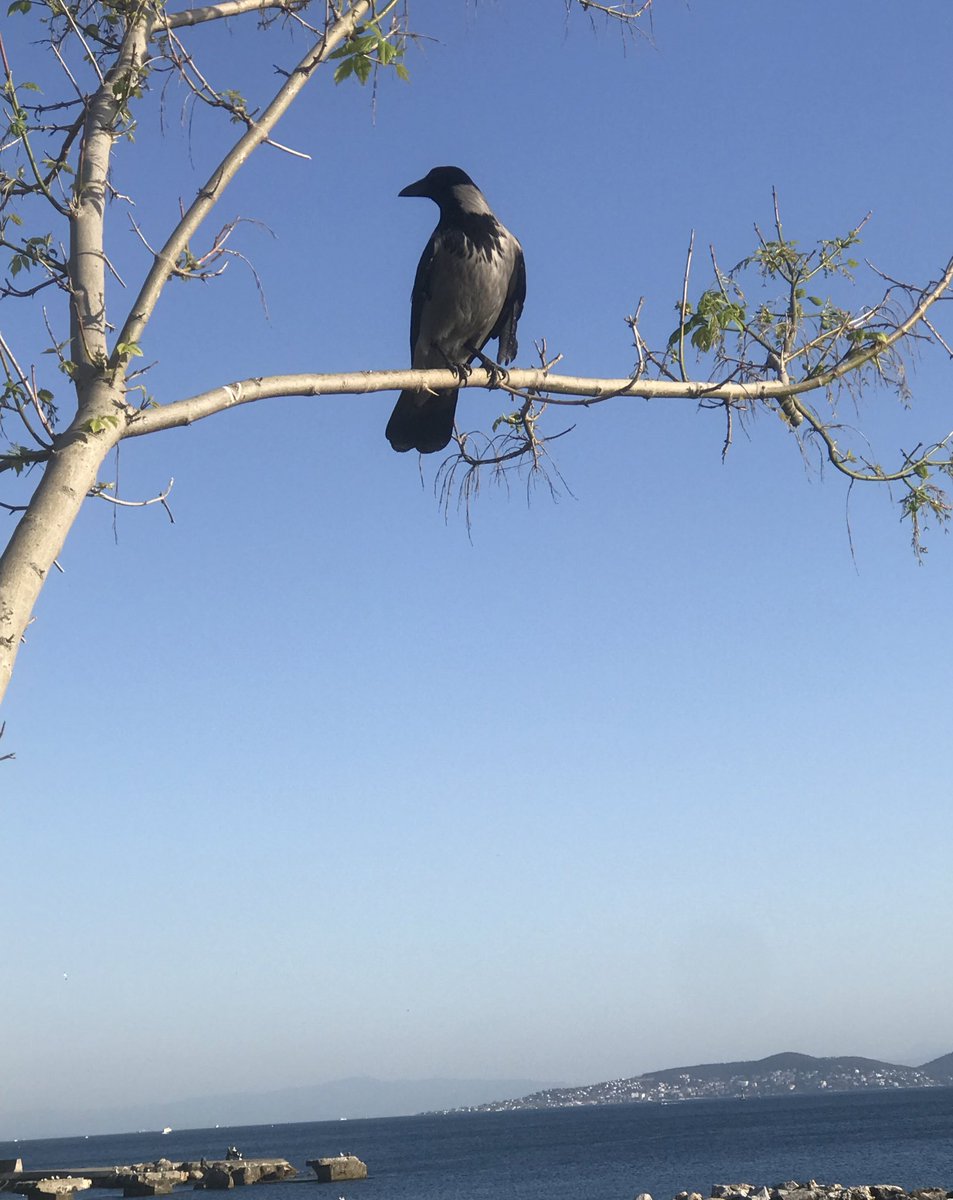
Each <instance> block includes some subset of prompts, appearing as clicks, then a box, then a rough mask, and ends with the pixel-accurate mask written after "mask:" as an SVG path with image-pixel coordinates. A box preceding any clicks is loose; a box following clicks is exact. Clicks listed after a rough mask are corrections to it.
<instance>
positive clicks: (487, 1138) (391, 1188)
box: [0, 1088, 953, 1200]
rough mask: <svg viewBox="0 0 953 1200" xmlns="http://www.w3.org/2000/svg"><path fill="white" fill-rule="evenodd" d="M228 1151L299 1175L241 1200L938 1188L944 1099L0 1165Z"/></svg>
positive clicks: (27, 1154)
mask: <svg viewBox="0 0 953 1200" xmlns="http://www.w3.org/2000/svg"><path fill="white" fill-rule="evenodd" d="M232 1144H234V1145H236V1146H238V1147H239V1149H241V1150H242V1152H243V1153H244V1154H245V1156H246V1157H249V1158H250V1157H256V1156H257V1157H265V1156H275V1157H281V1158H287V1159H289V1160H290V1161H291V1162H292V1163H293V1164H294V1165H295V1166H296V1167H298V1168H299V1169H300V1170H301V1171H302V1174H303V1176H304V1178H303V1179H302V1180H296V1181H294V1182H291V1183H285V1184H263V1185H259V1186H256V1187H255V1189H254V1190H253V1192H251V1193H250V1194H249V1195H248V1200H338V1197H340V1196H344V1197H346V1200H504V1198H505V1200H632V1198H633V1197H634V1196H635V1195H636V1194H637V1193H638V1192H643V1191H644V1192H651V1193H652V1195H653V1196H654V1197H655V1200H669V1198H670V1197H672V1196H673V1195H674V1194H675V1193H676V1192H679V1191H681V1190H683V1189H687V1190H688V1191H699V1192H702V1193H703V1194H704V1195H708V1192H709V1190H710V1188H711V1186H712V1184H715V1183H732V1182H739V1181H746V1182H750V1183H757V1184H762V1183H767V1184H773V1183H779V1182H782V1181H783V1180H787V1179H797V1180H800V1181H802V1182H804V1181H806V1180H808V1179H811V1178H813V1179H817V1180H819V1181H821V1182H826V1183H834V1182H837V1183H842V1184H845V1185H850V1184H861V1183H897V1184H900V1185H901V1186H902V1187H905V1188H914V1187H925V1186H930V1185H939V1186H943V1187H947V1188H953V1088H936V1089H923V1090H915V1091H904V1092H897V1091H892V1092H860V1093H851V1094H840V1095H830V1096H817V1097H806V1096H805V1097H791V1098H780V1099H768V1100H751V1101H746V1102H745V1101H740V1100H701V1101H688V1102H684V1103H680V1104H670V1105H658V1104H629V1105H621V1104H620V1105H609V1106H600V1107H592V1108H566V1109H548V1110H542V1111H525V1112H509V1113H460V1114H451V1115H447V1116H427V1117H381V1118H375V1119H370V1120H354V1119H352V1120H349V1121H323V1122H317V1123H314V1124H295V1125H247V1126H241V1127H232V1128H226V1127H222V1128H220V1129H204V1130H182V1131H179V1130H176V1131H174V1132H173V1133H170V1134H167V1135H165V1136H162V1135H161V1134H159V1133H157V1132H153V1133H127V1134H118V1135H115V1136H107V1137H99V1136H97V1137H88V1138H48V1139H43V1140H40V1141H21V1142H17V1143H15V1144H14V1143H9V1142H7V1143H0V1157H8V1156H9V1157H13V1156H14V1155H16V1154H19V1155H20V1156H21V1157H22V1158H23V1165H24V1167H25V1168H29V1169H34V1168H40V1167H47V1166H49V1167H82V1166H112V1165H114V1164H125V1163H130V1162H142V1161H147V1160H151V1159H155V1158H157V1157H160V1156H162V1157H165V1158H171V1159H172V1160H173V1161H176V1160H183V1159H199V1158H202V1157H203V1156H204V1157H206V1158H220V1157H223V1156H224V1153H225V1150H226V1148H227V1147H228V1146H229V1145H232ZM341 1151H344V1152H346V1153H350V1154H357V1155H358V1156H359V1157H360V1158H362V1159H364V1161H365V1162H366V1163H367V1165H368V1169H369V1172H370V1178H369V1179H367V1180H364V1181H362V1182H360V1183H349V1184H318V1183H316V1182H311V1180H310V1179H309V1178H308V1176H310V1175H311V1172H310V1170H309V1169H308V1168H307V1167H305V1159H308V1158H317V1157H319V1156H323V1155H333V1154H337V1153H339V1152H341ZM189 1194H190V1193H188V1192H183V1191H181V1190H180V1191H177V1193H176V1195H179V1196H180V1197H183V1198H184V1197H185V1196H187V1195H189ZM199 1194H202V1193H196V1195H199ZM92 1195H93V1196H94V1197H95V1196H103V1197H106V1196H107V1195H108V1193H105V1192H94V1193H92ZM208 1195H209V1196H211V1195H213V1193H208Z"/></svg>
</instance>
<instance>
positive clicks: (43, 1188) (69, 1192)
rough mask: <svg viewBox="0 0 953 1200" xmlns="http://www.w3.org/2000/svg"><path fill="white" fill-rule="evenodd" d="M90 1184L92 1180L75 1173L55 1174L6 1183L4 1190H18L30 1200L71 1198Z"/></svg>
mask: <svg viewBox="0 0 953 1200" xmlns="http://www.w3.org/2000/svg"><path fill="white" fill-rule="evenodd" d="M91 1186H92V1180H90V1179H84V1178H82V1177H80V1176H77V1175H62V1176H61V1175H57V1176H54V1177H51V1178H50V1179H30V1180H24V1181H23V1182H22V1183H16V1182H14V1183H8V1184H6V1190H8V1191H11V1192H19V1194H20V1195H21V1196H28V1197H29V1198H30V1200H72V1198H73V1197H74V1196H75V1195H76V1193H77V1192H83V1191H85V1190H86V1189H87V1188H88V1187H91Z"/></svg>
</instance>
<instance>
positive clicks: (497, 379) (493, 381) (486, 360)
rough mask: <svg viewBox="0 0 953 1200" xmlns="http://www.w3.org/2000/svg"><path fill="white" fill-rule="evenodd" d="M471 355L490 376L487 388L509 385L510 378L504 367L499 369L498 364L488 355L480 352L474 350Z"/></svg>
mask: <svg viewBox="0 0 953 1200" xmlns="http://www.w3.org/2000/svg"><path fill="white" fill-rule="evenodd" d="M473 355H474V357H475V358H478V359H479V360H480V365H481V366H482V367H483V368H484V369H485V370H486V372H487V374H488V375H489V376H490V378H489V380H488V382H487V387H490V388H498V387H506V386H507V385H508V384H509V381H510V376H509V372H508V371H507V370H506V368H505V367H501V366H500V364H499V363H498V362H495V361H494V360H493V359H492V358H490V357H489V356H488V355H486V354H484V353H483V351H482V350H474V351H473Z"/></svg>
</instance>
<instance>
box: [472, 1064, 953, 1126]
mask: <svg viewBox="0 0 953 1200" xmlns="http://www.w3.org/2000/svg"><path fill="white" fill-rule="evenodd" d="M951 1085H953V1052H951V1053H950V1054H944V1055H942V1056H941V1057H940V1058H935V1059H932V1060H931V1061H930V1062H929V1063H924V1064H923V1065H922V1066H919V1067H908V1066H904V1065H903V1064H900V1063H889V1062H885V1061H882V1060H881V1059H876V1058H863V1057H860V1056H858V1055H839V1056H829V1057H823V1058H819V1057H815V1056H814V1055H811V1054H801V1053H799V1052H797V1051H793V1050H786V1051H782V1052H781V1053H779V1054H771V1055H768V1057H766V1058H760V1059H745V1060H742V1061H739V1062H722V1063H698V1064H695V1065H694V1066H688V1067H666V1068H664V1069H663V1070H659V1071H646V1072H644V1073H643V1074H641V1075H632V1076H629V1077H627V1078H623V1079H610V1080H604V1081H602V1082H601V1083H591V1084H581V1085H579V1086H576V1087H555V1088H547V1089H544V1090H542V1091H538V1092H531V1093H530V1094H529V1095H526V1096H521V1097H518V1098H516V1099H510V1100H499V1101H492V1102H490V1103H488V1104H480V1105H473V1106H471V1107H470V1108H468V1109H465V1110H463V1111H471V1112H499V1111H507V1110H510V1109H518V1108H564V1107H576V1106H579V1105H590V1104H626V1103H646V1102H653V1101H655V1102H659V1101H661V1102H662V1103H666V1102H672V1101H675V1100H701V1099H712V1098H719V1099H729V1098H743V1099H750V1098H752V1097H755V1096H782V1095H791V1094H807V1093H812V1092H845V1091H857V1090H860V1089H864V1088H881V1089H884V1088H919V1087H948V1086H951Z"/></svg>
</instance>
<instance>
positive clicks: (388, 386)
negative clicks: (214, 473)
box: [126, 367, 797, 437]
mask: <svg viewBox="0 0 953 1200" xmlns="http://www.w3.org/2000/svg"><path fill="white" fill-rule="evenodd" d="M506 383H507V386H508V387H510V388H514V389H517V390H519V391H540V392H546V393H547V394H549V395H552V396H571V397H575V398H576V399H575V400H574V401H569V403H581V404H585V403H587V402H597V401H600V400H609V399H612V398H613V397H616V396H634V397H638V398H640V399H643V400H657V399H687V400H722V401H727V402H728V403H735V404H741V403H744V402H745V401H750V400H777V399H780V398H781V397H782V396H785V395H788V394H789V393H790V392H792V391H794V390H796V388H797V385H795V384H790V383H789V384H783V383H778V382H776V381H772V382H770V383H768V382H766V383H750V384H744V383H716V382H704V381H697V382H696V381H692V380H688V381H686V382H685V383H682V382H681V381H674V380H668V379H658V380H646V379H630V378H623V379H597V378H591V377H586V376H579V375H552V374H550V373H549V372H548V371H546V370H544V369H543V368H541V367H535V368H519V369H518V370H512V371H507V373H506ZM495 386H496V387H498V384H497V380H496V378H495V377H494V376H493V375H492V374H491V373H490V372H489V371H487V370H485V369H484V368H483V367H476V368H474V369H473V370H472V371H471V372H470V375H469V377H468V378H467V379H465V380H464V381H463V382H462V383H461V381H460V379H459V377H458V376H457V375H456V374H455V373H454V372H453V371H450V370H439V371H412V370H409V369H407V370H399V371H352V372H346V373H344V374H338V375H269V376H264V377H260V378H254V379H242V380H239V381H237V382H235V383H227V384H225V385H224V386H222V387H218V388H213V389H212V390H211V391H208V392H200V393H199V394H198V395H196V396H190V397H189V398H188V399H185V400H176V401H173V402H172V403H170V404H164V405H159V406H158V407H156V408H148V409H144V410H143V411H142V412H140V413H137V414H136V415H135V416H134V417H132V418H131V420H130V422H129V427H128V432H127V433H126V436H127V437H139V436H141V435H142V434H146V433H155V432H157V431H158V430H160V429H173V428H176V427H178V426H182V425H191V424H193V423H194V422H195V421H201V420H202V419H203V418H205V417H211V416H213V415H214V414H215V413H220V412H225V411H226V410H227V409H230V408H235V407H237V406H238V405H239V404H251V403H253V402H254V401H256V400H271V399H275V398H277V397H279V396H354V395H366V394H367V393H371V392H396V391H401V390H402V389H403V388H413V389H417V390H421V389H426V388H431V389H437V388H450V387H482V388H491V389H492V388H494V387H495ZM544 398H546V397H544ZM554 402H555V403H557V404H558V403H559V401H558V400H556V401H554Z"/></svg>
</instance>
